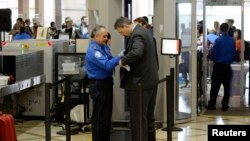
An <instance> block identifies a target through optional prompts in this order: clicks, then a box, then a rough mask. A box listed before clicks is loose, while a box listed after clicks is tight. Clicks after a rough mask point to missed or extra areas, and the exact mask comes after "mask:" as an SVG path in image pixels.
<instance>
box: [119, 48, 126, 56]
mask: <svg viewBox="0 0 250 141" xmlns="http://www.w3.org/2000/svg"><path fill="white" fill-rule="evenodd" d="M124 52H125V49H123V50H122V51H121V52H120V53H119V54H118V56H119V57H122V56H124Z"/></svg>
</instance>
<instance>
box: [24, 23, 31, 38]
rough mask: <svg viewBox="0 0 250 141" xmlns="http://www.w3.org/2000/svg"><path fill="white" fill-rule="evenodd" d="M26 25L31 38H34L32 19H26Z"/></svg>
mask: <svg viewBox="0 0 250 141" xmlns="http://www.w3.org/2000/svg"><path fill="white" fill-rule="evenodd" d="M24 23H25V27H26V32H27V33H28V34H29V35H30V37H32V36H33V31H32V29H31V27H30V19H26V20H25V21H24Z"/></svg>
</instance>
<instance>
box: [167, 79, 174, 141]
mask: <svg viewBox="0 0 250 141" xmlns="http://www.w3.org/2000/svg"><path fill="white" fill-rule="evenodd" d="M166 80H167V81H166V91H167V96H166V97H167V141H172V126H171V125H172V122H173V121H172V116H173V115H171V101H172V99H171V95H172V94H171V83H170V81H171V78H170V76H166Z"/></svg>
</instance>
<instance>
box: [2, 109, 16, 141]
mask: <svg viewBox="0 0 250 141" xmlns="http://www.w3.org/2000/svg"><path fill="white" fill-rule="evenodd" d="M0 141H17V137H16V129H15V124H14V118H13V116H12V115H10V114H2V113H0Z"/></svg>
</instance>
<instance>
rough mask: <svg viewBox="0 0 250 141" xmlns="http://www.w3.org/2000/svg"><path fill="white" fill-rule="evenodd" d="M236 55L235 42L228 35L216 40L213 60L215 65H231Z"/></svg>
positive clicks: (212, 54) (225, 34) (212, 53)
mask: <svg viewBox="0 0 250 141" xmlns="http://www.w3.org/2000/svg"><path fill="white" fill-rule="evenodd" d="M235 55H236V48H235V41H234V39H233V37H231V36H229V35H228V34H227V33H224V34H222V36H221V37H219V38H217V39H216V40H215V44H214V46H213V48H212V52H211V59H212V60H213V62H214V63H221V64H231V63H232V62H233V60H234V58H235Z"/></svg>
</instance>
